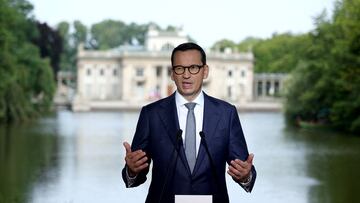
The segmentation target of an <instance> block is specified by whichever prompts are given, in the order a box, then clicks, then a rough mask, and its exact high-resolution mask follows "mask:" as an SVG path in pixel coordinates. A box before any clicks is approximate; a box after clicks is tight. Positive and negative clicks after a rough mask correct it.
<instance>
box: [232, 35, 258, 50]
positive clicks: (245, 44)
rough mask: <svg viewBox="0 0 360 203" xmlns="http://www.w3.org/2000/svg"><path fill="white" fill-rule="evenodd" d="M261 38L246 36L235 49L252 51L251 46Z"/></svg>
mask: <svg viewBox="0 0 360 203" xmlns="http://www.w3.org/2000/svg"><path fill="white" fill-rule="evenodd" d="M261 41H262V40H261V39H260V38H255V37H247V38H245V39H244V40H243V41H241V42H240V43H239V44H238V45H237V49H238V51H240V52H248V51H252V50H253V48H254V47H255V46H256V45H257V44H258V43H259V42H261Z"/></svg>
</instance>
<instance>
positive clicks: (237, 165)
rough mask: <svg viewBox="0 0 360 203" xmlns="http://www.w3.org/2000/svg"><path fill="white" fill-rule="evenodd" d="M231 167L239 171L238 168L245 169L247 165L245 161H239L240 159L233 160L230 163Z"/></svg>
mask: <svg viewBox="0 0 360 203" xmlns="http://www.w3.org/2000/svg"><path fill="white" fill-rule="evenodd" d="M231 165H233V166H234V167H235V168H237V169H240V168H247V167H248V165H249V164H248V163H247V162H245V161H241V160H240V159H235V160H233V161H231Z"/></svg>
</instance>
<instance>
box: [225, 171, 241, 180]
mask: <svg viewBox="0 0 360 203" xmlns="http://www.w3.org/2000/svg"><path fill="white" fill-rule="evenodd" d="M227 173H228V174H229V175H230V176H231V177H233V178H235V180H240V178H239V177H238V176H237V175H235V174H234V173H232V172H231V171H227Z"/></svg>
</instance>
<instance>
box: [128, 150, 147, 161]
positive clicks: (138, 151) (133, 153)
mask: <svg viewBox="0 0 360 203" xmlns="http://www.w3.org/2000/svg"><path fill="white" fill-rule="evenodd" d="M141 153H143V151H142V150H141V149H139V150H136V151H134V152H130V153H128V154H126V157H127V158H128V159H134V157H135V156H138V155H139V154H141Z"/></svg>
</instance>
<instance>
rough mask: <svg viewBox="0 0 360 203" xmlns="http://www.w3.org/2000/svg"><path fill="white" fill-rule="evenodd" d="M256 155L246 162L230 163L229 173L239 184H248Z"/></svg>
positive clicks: (233, 161)
mask: <svg viewBox="0 0 360 203" xmlns="http://www.w3.org/2000/svg"><path fill="white" fill-rule="evenodd" d="M253 159H254V154H250V155H249V156H248V158H247V160H246V161H241V160H240V159H235V160H232V161H231V162H230V165H229V168H228V169H229V170H228V171H227V173H228V174H229V175H230V176H231V177H233V178H234V179H235V180H236V181H237V182H246V180H247V179H248V178H249V176H250V171H251V167H252V162H253Z"/></svg>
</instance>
